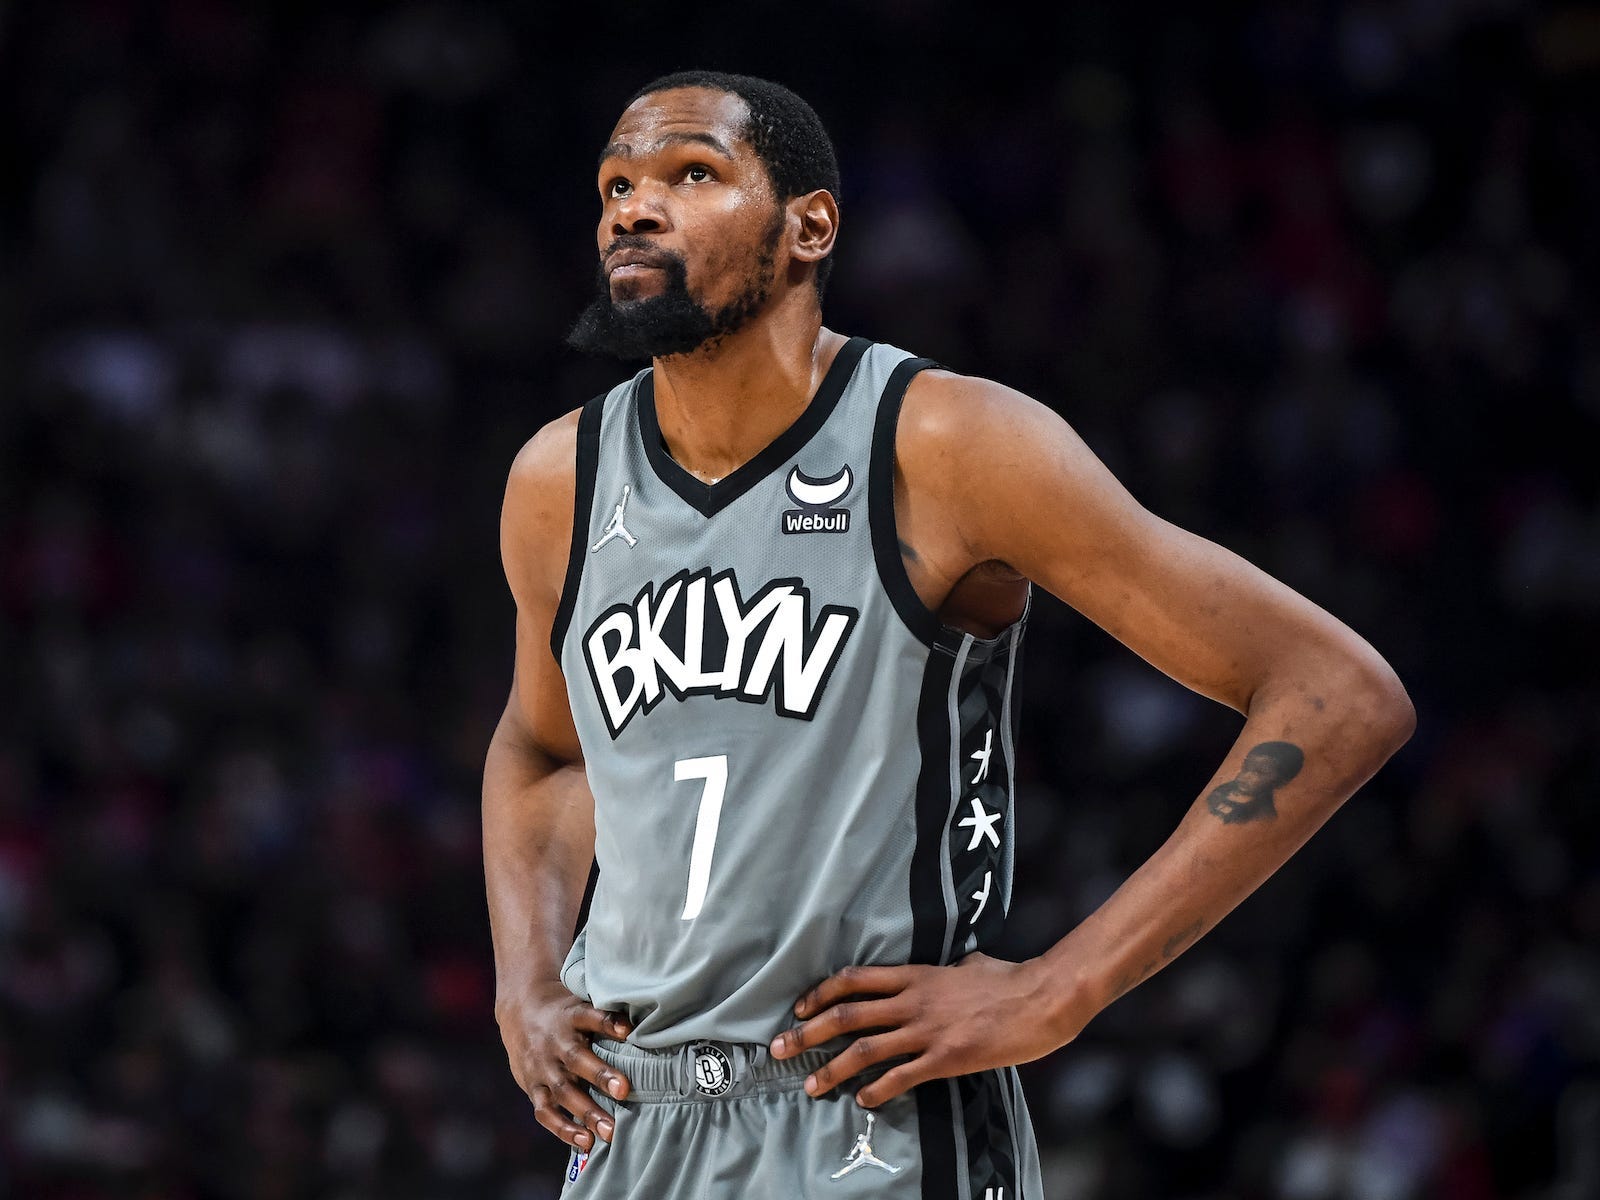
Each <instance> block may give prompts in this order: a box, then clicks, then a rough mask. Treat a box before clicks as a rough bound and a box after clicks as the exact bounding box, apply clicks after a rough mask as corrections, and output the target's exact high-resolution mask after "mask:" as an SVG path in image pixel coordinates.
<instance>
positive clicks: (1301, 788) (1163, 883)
mask: <svg viewBox="0 0 1600 1200" xmlns="http://www.w3.org/2000/svg"><path fill="white" fill-rule="evenodd" d="M897 466H898V471H899V476H900V478H899V479H897V489H896V490H897V497H898V499H899V503H898V504H897V520H898V522H899V525H900V533H901V536H902V537H903V538H905V539H906V540H907V541H908V542H910V544H911V545H912V546H913V548H914V550H915V552H916V554H917V555H918V556H919V559H921V560H922V561H923V563H924V564H925V566H926V568H927V571H928V573H929V574H930V575H932V576H933V577H935V578H941V579H945V580H956V579H961V578H962V577H964V576H965V575H966V574H967V573H968V572H969V571H971V570H972V569H973V568H974V567H977V566H980V565H982V564H996V563H1000V564H1006V565H1008V566H1009V567H1011V568H1014V569H1015V570H1016V571H1018V572H1020V573H1021V574H1022V575H1024V576H1026V577H1027V578H1029V579H1032V580H1033V581H1035V582H1036V583H1038V584H1040V585H1041V586H1043V587H1045V588H1046V589H1047V590H1049V591H1050V592H1052V593H1053V594H1055V595H1056V596H1058V597H1060V598H1061V599H1062V600H1065V601H1066V602H1067V603H1068V604H1070V605H1072V606H1073V607H1074V608H1076V609H1078V611H1080V612H1082V613H1083V614H1084V615H1086V616H1087V617H1089V618H1090V619H1091V620H1093V621H1094V622H1096V623H1097V624H1098V625H1100V626H1101V627H1102V628H1104V629H1106V630H1107V631H1108V632H1110V633H1111V634H1113V635H1114V636H1115V637H1117V638H1118V639H1119V640H1121V641H1122V642H1123V643H1124V644H1126V645H1127V646H1128V647H1129V648H1130V649H1132V650H1134V651H1135V652H1136V653H1138V654H1139V655H1140V656H1142V657H1143V658H1145V659H1146V660H1148V661H1149V662H1150V663H1152V664H1153V665H1155V666H1156V667H1158V668H1160V669H1161V670H1162V671H1164V672H1166V673H1167V674H1168V675H1170V676H1172V677H1173V678H1174V679H1176V680H1178V681H1179V682H1180V683H1183V684H1185V685H1186V686H1188V687H1190V688H1192V689H1193V690H1195V691H1197V692H1200V693H1201V694H1203V695H1206V696H1209V697H1211V698H1213V699H1215V700H1218V701H1220V702H1222V703H1225V704H1228V705H1230V706H1231V707H1233V708H1234V709H1236V710H1237V711H1239V712H1240V713H1242V714H1244V716H1245V718H1246V719H1245V724H1244V729H1243V731H1242V732H1241V734H1240V736H1239V739H1238V741H1237V742H1236V743H1235V745H1234V746H1233V748H1232V749H1231V750H1230V751H1229V753H1228V755H1227V757H1226V758H1225V759H1224V760H1223V763H1222V765H1221V767H1220V768H1219V769H1218V771H1217V772H1216V774H1215V775H1214V776H1213V778H1212V779H1211V781H1210V782H1209V783H1207V785H1206V786H1205V788H1204V789H1203V790H1202V792H1201V794H1200V796H1199V798H1198V799H1196V801H1195V802H1194V804H1193V805H1192V806H1191V807H1190V808H1189V810H1188V811H1187V812H1186V814H1185V815H1184V817H1183V819H1182V820H1181V821H1180V822H1179V824H1178V827H1177V828H1176V829H1175V830H1174V832H1173V834H1172V835H1171V837H1170V838H1168V840H1167V842H1166V843H1165V844H1164V845H1163V846H1162V847H1161V848H1160V849H1159V850H1158V851H1157V852H1156V853H1155V854H1154V855H1152V856H1151V857H1150V859H1149V860H1148V861H1147V862H1145V863H1144V865H1143V866H1141V867H1140V868H1139V869H1138V870H1137V871H1136V872H1134V874H1133V875H1132V876H1131V877H1130V878H1129V879H1128V880H1127V881H1126V882H1125V883H1124V884H1123V886H1122V887H1121V888H1120V889H1118V891H1117V892H1116V893H1115V894H1114V895H1113V896H1112V897H1111V898H1110V899H1109V900H1107V901H1106V902H1105V903H1104V904H1103V905H1102V906H1101V907H1100V908H1099V909H1098V910H1097V911H1096V912H1094V913H1093V914H1092V915H1091V916H1090V917H1089V918H1088V919H1086V920H1085V921H1084V922H1083V923H1082V924H1081V925H1079V926H1078V927H1077V928H1076V929H1074V930H1072V931H1071V932H1070V933H1068V934H1067V935H1066V936H1065V937H1063V938H1062V939H1061V941H1060V942H1058V943H1057V944H1056V945H1055V946H1054V947H1053V948H1052V949H1051V950H1049V951H1048V952H1047V953H1046V954H1044V955H1043V956H1041V957H1040V958H1039V959H1036V960H1034V961H1033V962H1030V963H1024V964H1007V963H998V962H996V961H995V960H992V959H987V958H985V957H984V956H982V955H973V956H970V957H969V959H967V960H965V961H964V962H963V963H962V964H961V965H960V966H959V967H957V968H956V969H954V970H949V969H944V968H936V967H935V968H929V967H868V968H849V969H846V970H845V971H842V972H840V973H839V974H838V975H835V976H833V977H832V978H830V979H828V980H824V981H823V982H822V983H820V984H819V985H818V986H817V987H816V988H814V989H813V990H812V991H811V992H809V993H807V994H806V995H805V996H804V997H802V998H801V1000H800V1001H799V1003H798V1004H797V1005H796V1008H795V1012H796V1015H797V1016H799V1017H800V1018H802V1019H805V1021H806V1023H805V1024H804V1025H802V1026H800V1027H799V1028H798V1029H797V1030H793V1031H790V1033H787V1034H784V1035H782V1036H781V1037H780V1038H779V1039H778V1041H777V1042H776V1043H774V1052H775V1053H778V1054H780V1056H785V1057H786V1056H788V1055H791V1054H793V1053H795V1052H797V1051H798V1050H800V1049H802V1048H805V1047H807V1046H810V1045H815V1044H819V1043H820V1042H822V1041H824V1040H826V1039H828V1038H830V1037H834V1036H836V1035H838V1034H840V1033H844V1032H851V1031H859V1030H868V1029H875V1030H879V1031H882V1032H879V1033H876V1034H873V1035H872V1036H870V1037H865V1038H858V1039H857V1040H856V1042H855V1043H854V1044H853V1045H852V1046H851V1047H849V1048H848V1049H846V1050H845V1051H843V1052H841V1054H840V1055H839V1056H838V1057H837V1058H836V1059H835V1060H834V1061H833V1062H832V1063H830V1064H829V1065H828V1066H827V1067H825V1068H823V1069H822V1070H820V1071H818V1072H817V1076H816V1080H815V1083H814V1085H813V1086H812V1087H811V1088H810V1090H811V1091H812V1092H813V1094H820V1093H821V1092H823V1091H826V1090H827V1089H828V1088H830V1087H832V1086H834V1085H836V1084H837V1083H839V1082H840V1081H842V1080H843V1079H845V1078H848V1077H850V1076H851V1075H854V1074H856V1073H857V1072H859V1071H860V1070H862V1069H863V1068H865V1067H867V1066H870V1065H872V1064H873V1063H876V1062H880V1061H882V1060H884V1059H886V1058H890V1057H896V1056H902V1055H911V1056H913V1057H912V1058H911V1060H910V1061H908V1062H906V1063H904V1064H903V1065H900V1066H897V1067H895V1068H894V1069H893V1070H891V1071H889V1072H888V1073H887V1074H885V1075H884V1076H883V1077H882V1078H881V1079H879V1080H877V1081H875V1082H874V1083H872V1084H870V1085H869V1086H867V1087H864V1088H862V1089H861V1091H860V1093H859V1099H860V1101H861V1103H863V1104H869V1105H870V1104H878V1103H882V1102H883V1101H885V1100H888V1099H890V1098H892V1097H893V1096H895V1095H897V1094H899V1093H900V1092H901V1091H903V1090H904V1089H905V1088H907V1087H909V1086H912V1085H914V1084H915V1083H918V1082H921V1081H923V1080H925V1079H929V1078H935V1077H939V1076H944V1075H952V1074H958V1073H964V1072H967V1071H974V1070H981V1069H985V1068H987V1067H992V1066H999V1065H1005V1064H1010V1063H1017V1062H1025V1061H1028V1060H1030V1059H1033V1058H1037V1057H1040V1056H1041V1055H1043V1054H1046V1053H1049V1052H1050V1051H1051V1050H1053V1049H1055V1048H1057V1047H1059V1046H1061V1045H1063V1044H1065V1043H1066V1042H1068V1041H1071V1040H1072V1039H1073V1038H1074V1037H1076V1036H1077V1034H1078V1033H1079V1032H1080V1031H1081V1030H1082V1028H1083V1026H1084V1025H1086V1024H1087V1023H1088V1021H1089V1020H1090V1019H1091V1018H1092V1017H1093V1016H1094V1015H1095V1014H1096V1013H1097V1012H1099V1011H1100V1009H1102V1008H1103V1007H1105V1005H1107V1004H1109V1003H1111V1001H1113V1000H1114V999H1116V998H1117V997H1118V996H1119V995H1121V994H1122V993H1124V992H1126V991H1127V990H1128V989H1130V988H1132V987H1133V986H1135V985H1136V984H1137V983H1139V982H1140V981H1142V980H1143V979H1145V978H1147V977H1148V976H1149V975H1151V974H1153V973H1154V972H1155V971H1157V970H1159V969H1160V968H1161V967H1162V966H1164V965H1165V964H1166V963H1167V962H1169V961H1171V960H1172V959H1173V958H1175V957H1177V955H1179V954H1181V953H1182V952H1183V951H1184V950H1185V949H1186V948H1188V947H1189V946H1190V945H1192V944H1193V943H1194V942H1195V941H1196V940H1197V939H1198V938H1199V937H1200V936H1201V935H1202V934H1203V933H1204V932H1205V931H1207V930H1209V929H1211V928H1212V927H1214V926H1215V925H1216V923H1217V922H1218V921H1220V920H1221V919H1222V918H1223V917H1224V916H1225V915H1226V914H1227V913H1228V912H1230V911H1231V910H1232V909H1233V908H1234V907H1235V906H1236V905H1237V904H1238V903H1239V902H1240V901H1241V900H1243V899H1244V898H1245V897H1246V896H1248V895H1249V894H1250V893H1251V892H1252V891H1254V890H1255V889H1256V888H1257V887H1259V886H1260V885H1261V883H1262V882H1263V881H1264V880H1265V879H1266V878H1267V877H1268V876H1270V875H1271V874H1272V873H1273V872H1274V871H1275V870H1277V868H1278V867H1279V866H1281V865H1282V864H1283V863H1284V861H1285V860H1287V859H1288V857H1289V856H1290V855H1291V854H1293V853H1294V851H1295V850H1297V849H1298V848H1299V847H1300V846H1301V845H1302V844H1303V843H1304V842H1305V841H1306V839H1307V838H1309V837H1310V836H1311V834H1312V833H1314V832H1315V831H1316V830H1317V828H1318V827H1320V826H1321V825H1322V823H1323V822H1324V821H1326V820H1327V819H1328V817H1329V816H1330V815H1331V814H1332V813H1333V812H1334V811H1335V810H1336V809H1337V808H1338V806H1339V805H1340V804H1342V803H1343V802H1344V801H1345V800H1346V799H1347V798H1348V797H1349V796H1350V795H1351V793H1352V792H1354V791H1355V789H1356V788H1357V787H1359V786H1360V785H1361V784H1362V783H1363V782H1365V781H1366V780H1367V779H1368V778H1370V777H1371V775H1372V774H1373V773H1374V772H1375V771H1376V770H1377V769H1378V767H1379V766H1381V765H1382V764H1383V762H1384V761H1385V760H1386V759H1387V758H1388V757H1389V755H1390V754H1392V753H1393V752H1394V751H1395V750H1396V749H1397V748H1398V747H1399V746H1400V745H1401V744H1403V743H1404V742H1405V740H1406V738H1407V737H1408V736H1409V735H1410V732H1411V728H1412V724H1413V721H1414V717H1413V713H1412V709H1411V704H1410V701H1409V700H1408V699H1407V698H1406V695H1405V692H1404V689H1403V688H1402V687H1401V686H1400V683H1399V681H1398V680H1397V679H1396V677H1395V675H1394V672H1393V671H1392V670H1390V668H1389V666H1388V664H1386V663H1385V662H1384V661H1383V659H1382V658H1381V657H1379V655H1378V654H1377V652H1376V651H1374V650H1373V649H1372V647H1371V646H1369V645H1367V643H1366V642H1364V641H1363V640H1362V639H1361V638H1359V637H1358V636H1357V635H1356V634H1355V633H1353V632H1352V631H1351V630H1350V629H1348V628H1347V627H1345V626H1344V625H1342V624H1341V623H1340V622H1338V621H1337V620H1335V619H1334V618H1333V617H1331V616H1329V615H1328V614H1327V613H1326V612H1323V611H1322V610H1321V609H1319V608H1318V607H1317V606H1316V605H1314V604H1312V603H1311V602H1310V601H1309V600H1307V599H1305V598H1304V597H1303V596H1300V595H1298V594H1297V593H1295V592H1294V591H1292V590H1291V589H1289V588H1287V587H1285V586H1284V585H1282V584H1280V583H1278V582H1277V581H1276V580H1273V579H1272V578H1270V577H1269V576H1267V575H1266V574H1264V573H1263V572H1262V571H1260V570H1258V569H1257V568H1255V567H1253V566H1251V565H1250V564H1249V563H1247V562H1246V561H1245V560H1243V559H1242V558H1240V557H1239V556H1238V555H1236V554H1233V553H1231V552H1230V551H1228V550H1225V549H1223V548H1222V547H1220V546H1217V545H1214V544H1212V543H1210V542H1207V541H1205V540H1204V539H1202V538H1199V537H1196V536H1195V535H1193V534H1190V533H1187V532H1185V531H1183V530H1181V529H1178V528H1177V527H1176V526H1173V525H1171V524H1169V523H1168V522H1166V521H1163V520H1161V519H1160V518H1159V517H1156V516H1154V515H1153V514H1151V513H1149V512H1147V511H1146V510H1145V509H1143V508H1142V507H1141V506H1140V505H1139V504H1137V503H1136V502H1135V501H1134V500H1133V498H1132V497H1131V496H1129V495H1128V493H1127V491H1126V490H1125V489H1124V488H1123V487H1122V486H1121V485H1120V484H1119V483H1118V482H1117V481H1116V480H1115V479H1114V478H1113V477H1112V475H1111V474H1110V472H1109V471H1107V470H1106V469H1105V467H1104V466H1103V465H1102V464H1101V463H1100V462H1099V460H1097V459H1096V458H1095V457H1094V455H1093V454H1092V453H1090V451H1089V450H1088V448H1087V447H1086V446H1085V445H1084V444H1083V442H1082V441H1081V440H1080V439H1079V438H1078V437H1077V435H1076V434H1075V433H1073V431H1072V430H1071V429H1070V428H1069V427H1068V426H1067V425H1066V424H1065V423H1064V422H1062V421H1061V420H1060V418H1058V417H1057V416H1055V415H1054V414H1053V413H1051V412H1050V411H1049V410H1047V409H1045V408H1044V407H1043V406H1041V405H1039V404H1036V403H1035V402H1033V401H1031V400H1029V399H1028V398H1027V397H1025V396H1022V395H1020V394H1018V393H1016V392H1013V391H1011V390H1010V389H1008V388H1004V387H1001V386H1000V385H998V384H993V383H989V382H987V381H985V380H978V379H968V378H963V377H961V376H955V375H950V374H947V373H944V372H929V373H925V374H924V375H919V376H918V377H917V378H916V380H914V381H913V383H912V386H911V388H910V389H909V390H908V392H907V396H906V403H905V410H904V413H903V415H902V417H901V424H900V432H899V435H898V438H897ZM1262 519H1263V520H1269V519H1270V514H1263V518H1262ZM927 598H928V597H925V599H927ZM863 996H877V997H881V999H874V1000H865V1001H862V1000H859V999H858V1000H857V1001H855V1002H844V1003H841V1002H842V1001H847V1000H848V998H850V997H863ZM1019 1016H1026V1017H1027V1018H1028V1019H1027V1020H1018V1019H1017V1018H1018V1017H1019Z"/></svg>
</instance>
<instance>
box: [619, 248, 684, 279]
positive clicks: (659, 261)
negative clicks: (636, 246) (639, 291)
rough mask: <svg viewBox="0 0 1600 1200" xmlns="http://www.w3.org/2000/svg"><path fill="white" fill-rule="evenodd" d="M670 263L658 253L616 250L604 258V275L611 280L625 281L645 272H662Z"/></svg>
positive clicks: (663, 255)
mask: <svg viewBox="0 0 1600 1200" xmlns="http://www.w3.org/2000/svg"><path fill="white" fill-rule="evenodd" d="M671 261H672V260H671V259H670V258H669V257H668V256H667V255H665V254H662V253H660V252H659V251H652V250H618V251H617V252H616V253H614V254H609V255H607V256H606V275H607V276H609V277H610V278H612V279H626V278H628V277H629V276H631V275H642V274H643V273H644V272H646V271H664V270H666V268H667V265H668V263H670V262H671Z"/></svg>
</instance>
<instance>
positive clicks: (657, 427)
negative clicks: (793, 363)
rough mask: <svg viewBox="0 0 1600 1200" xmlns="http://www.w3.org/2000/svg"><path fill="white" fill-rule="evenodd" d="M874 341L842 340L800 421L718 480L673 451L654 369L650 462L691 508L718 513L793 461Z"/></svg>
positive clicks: (641, 389) (641, 398)
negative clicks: (700, 474)
mask: <svg viewBox="0 0 1600 1200" xmlns="http://www.w3.org/2000/svg"><path fill="white" fill-rule="evenodd" d="M871 345H872V343H871V342H870V341H869V340H868V339H866V338H860V337H856V338H851V339H850V340H849V341H848V342H846V343H845V344H844V345H843V346H841V347H840V348H839V353H838V354H836V355H834V356H833V362H832V363H830V364H829V365H828V373H827V374H826V375H824V376H823V377H822V383H821V385H820V386H819V387H818V388H817V394H816V395H815V396H813V397H812V398H811V403H810V404H808V405H806V407H805V410H804V411H803V412H802V413H801V414H800V415H799V416H798V417H796V418H795V420H794V424H792V425H790V426H789V428H787V429H785V430H784V431H783V432H782V433H780V434H779V435H778V436H777V437H775V438H774V439H773V440H772V441H770V442H768V443H767V445H766V448H765V449H763V450H762V451H761V452H760V453H759V454H757V455H756V456H755V457H754V458H752V459H751V460H750V461H749V462H747V463H745V464H744V465H743V466H741V467H740V468H739V469H738V470H736V471H733V472H731V473H730V474H728V475H726V476H724V477H723V478H722V479H719V480H718V481H717V482H716V483H706V482H704V481H702V480H699V479H696V478H695V477H694V476H693V475H691V474H690V473H689V472H688V471H686V470H684V468H683V467H682V466H681V465H679V463H678V462H677V460H676V459H674V458H673V457H672V455H670V454H668V453H667V444H666V441H665V440H664V439H663V438H662V436H661V422H660V420H659V418H658V417H657V416H656V385H655V371H654V369H651V370H650V371H648V372H646V373H645V375H644V377H643V378H642V379H641V380H640V381H639V383H638V384H637V387H638V406H637V407H638V409H639V436H640V438H641V439H642V440H643V441H644V453H645V457H646V458H647V459H649V460H650V466H651V467H652V468H653V469H654V470H655V473H656V474H657V475H658V476H659V477H660V479H661V482H662V483H664V484H666V485H667V486H668V487H669V488H671V489H672V490H673V491H674V492H676V493H677V494H678V495H679V496H680V497H682V498H683V500H684V502H685V503H686V504H688V505H689V507H690V508H692V509H694V510H695V511H696V512H697V513H699V514H700V515H701V516H703V517H713V516H716V514H717V513H719V512H721V511H722V510H723V509H724V508H727V507H728V505H730V504H732V503H733V502H734V501H735V500H737V499H738V498H739V497H740V496H742V495H744V494H745V493H746V492H748V491H749V490H750V489H751V488H753V487H754V486H755V485H756V484H758V483H760V482H761V481H762V480H763V479H765V478H766V477H767V476H768V475H770V474H772V472H773V471H775V470H777V469H778V467H780V466H782V465H783V464H784V463H786V462H788V461H789V459H790V458H791V457H793V456H794V455H795V453H797V452H798V451H799V450H800V448H801V447H802V446H804V445H805V444H806V443H807V442H809V441H810V440H811V439H812V438H813V437H814V436H815V435H816V432H817V430H819V429H821V428H822V425H823V422H825V421H826V420H827V419H828V417H829V415H831V414H832V412H833V410H834V409H835V408H836V407H837V406H838V404H839V397H841V396H842V395H844V389H845V385H846V384H848V383H849V382H850V377H851V376H852V375H854V374H855V371H856V365H857V364H858V363H860V361H861V356H862V355H863V354H865V353H866V352H867V349H868V347H870V346H871Z"/></svg>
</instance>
